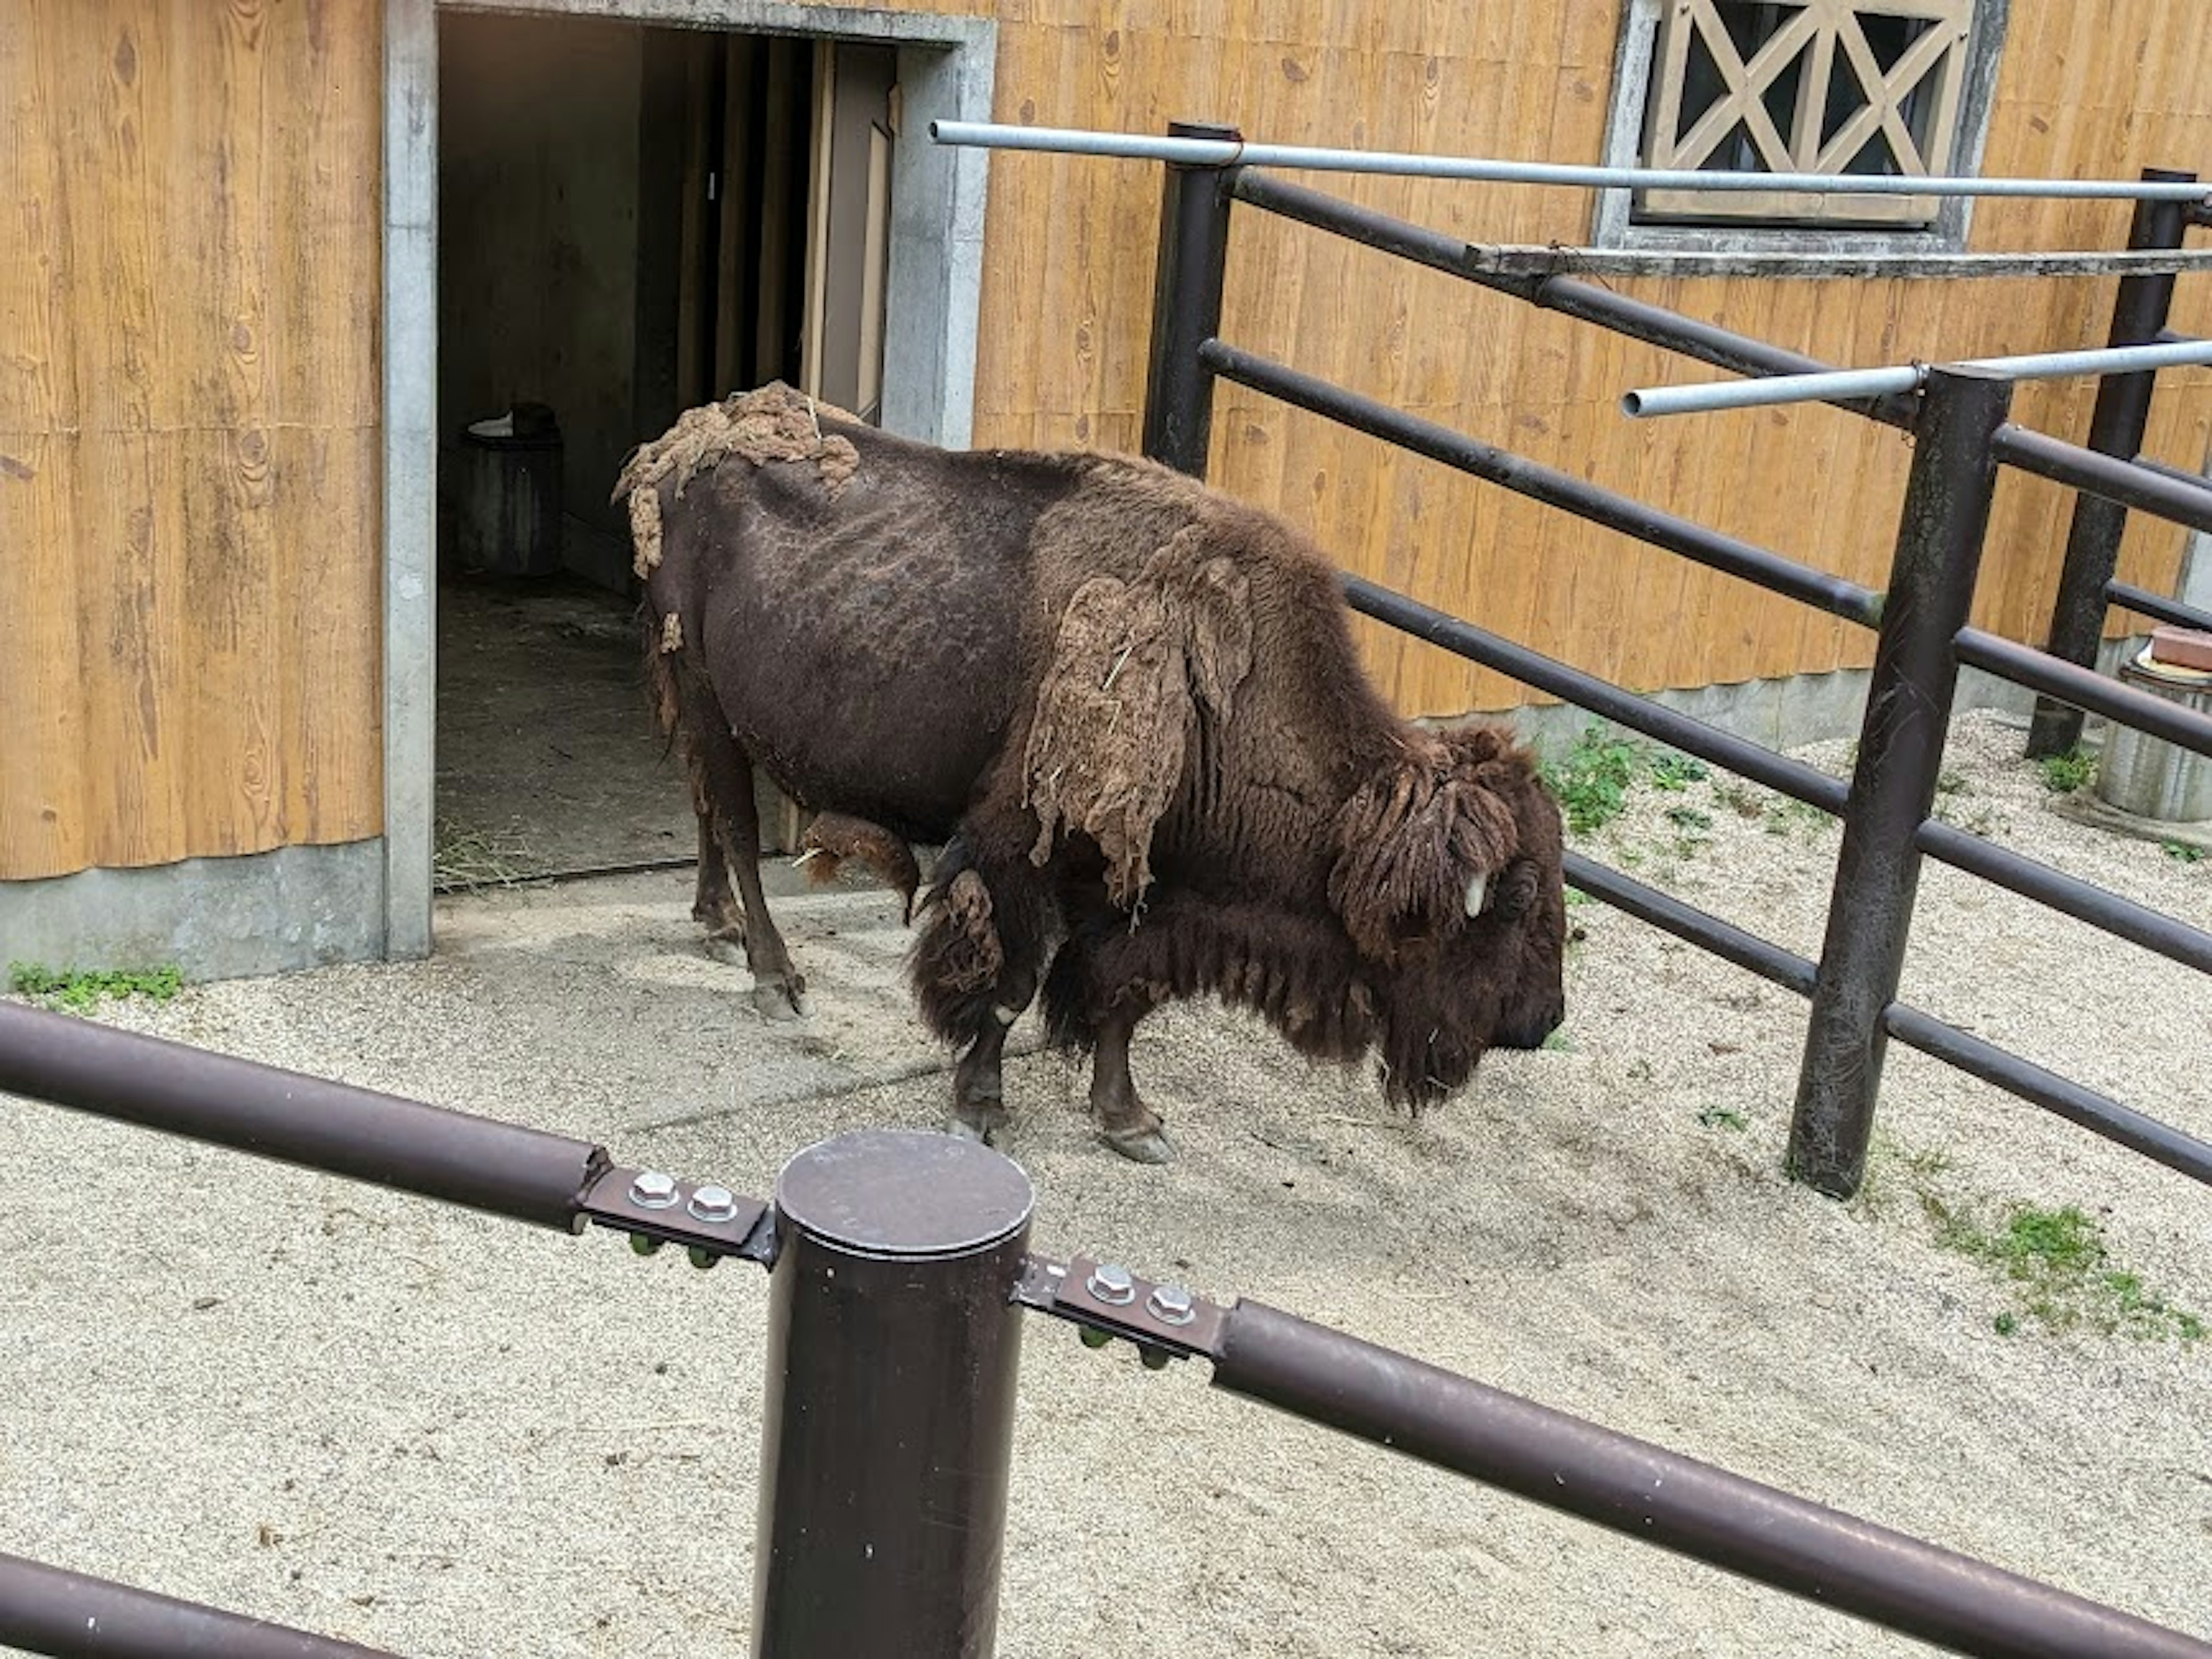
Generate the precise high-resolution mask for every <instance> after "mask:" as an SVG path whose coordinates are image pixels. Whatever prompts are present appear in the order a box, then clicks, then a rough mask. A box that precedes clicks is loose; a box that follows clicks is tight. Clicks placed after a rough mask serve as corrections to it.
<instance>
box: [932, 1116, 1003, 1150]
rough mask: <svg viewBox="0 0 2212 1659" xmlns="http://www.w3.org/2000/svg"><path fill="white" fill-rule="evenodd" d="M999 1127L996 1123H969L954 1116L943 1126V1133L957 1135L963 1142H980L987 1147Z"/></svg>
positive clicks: (962, 1118)
mask: <svg viewBox="0 0 2212 1659" xmlns="http://www.w3.org/2000/svg"><path fill="white" fill-rule="evenodd" d="M999 1128H1000V1125H998V1124H996V1123H970V1122H969V1121H968V1120H967V1119H966V1118H964V1117H961V1116H958V1115H955V1116H954V1118H953V1120H952V1121H951V1122H950V1123H948V1124H946V1125H945V1133H947V1134H949V1135H957V1136H958V1137H959V1138H960V1139H963V1140H980V1141H981V1142H982V1143H983V1145H985V1146H989V1145H990V1144H991V1137H992V1135H993V1134H994V1133H996V1132H997V1131H998V1129H999Z"/></svg>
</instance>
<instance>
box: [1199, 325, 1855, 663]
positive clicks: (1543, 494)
mask: <svg viewBox="0 0 2212 1659" xmlns="http://www.w3.org/2000/svg"><path fill="white" fill-rule="evenodd" d="M1198 356H1199V360H1200V362H1203V363H1204V364H1205V365H1206V368H1208V369H1210V370H1212V372H1213V373H1214V374H1218V375H1219V376H1220V377H1221V378H1222V379H1223V380H1234V381H1236V382H1237V384H1238V385H1239V386H1250V387H1251V388H1252V389H1253V390H1254V391H1255V392H1266V393H1267V395H1268V396H1269V397H1271V398H1280V399H1282V401H1283V402H1285V403H1286V404H1295V405H1296V406H1297V407H1298V408H1300V409H1304V410H1310V411H1311V412H1313V413H1314V414H1316V415H1321V416H1327V417H1328V419H1330V420H1332V421H1335V422H1339V423H1340V424H1341V425H1344V426H1348V427H1350V428H1352V430H1353V431H1355V432H1364V433H1366V434H1367V435H1369V436H1370V437H1372V438H1380V439H1382V440H1383V441H1384V442H1385V443H1389V444H1395V445H1396V446H1397V447H1399V448H1401V449H1406V450H1410V451H1411V452H1412V453H1414V454H1416V455H1425V456H1426V457H1427V458H1428V459H1431V460H1432V461H1439V462H1441V463H1443V465H1446V466H1449V467H1451V468H1453V469H1455V471H1461V472H1464V473H1466V474H1468V476H1469V477H1476V478H1480V479H1482V480H1483V481H1484V482H1485V483H1494V484H1497V485H1498V486H1500V487H1501V488H1503V489H1510V490H1511V491H1513V493H1514V494H1516V495H1526V496H1528V498H1529V499H1530V500H1531V501H1541V502H1543V503H1544V504H1545V505H1546V506H1547V507H1558V508H1559V509H1560V510H1561V511H1563V512H1566V513H1572V514H1574V515H1575V516H1576V517H1577V518H1579V519H1587V520H1589V522H1591V523H1592V524H1597V525H1603V526H1605V527H1606V528H1607V529H1608V530H1617V531H1619V532H1620V533H1621V534H1623V535H1625V536H1629V537H1632V538H1634V539H1636V540H1638V541H1640V542H1643V543H1645V544H1648V545H1650V546H1652V547H1656V548H1660V549H1662V550H1665V551H1667V552H1669V553H1675V554H1679V555H1680V556H1682V557H1683V558H1686V559H1688V560H1690V561H1691V562H1692V563H1695V564H1701V565H1704V566H1705V567H1706V568H1708V569H1712V570H1717V571H1720V572H1721V573H1722V574H1724V575H1729V576H1734V577H1735V578H1736V579H1737V580H1741V581H1747V582H1750V583H1752V584H1753V586H1759V587H1763V588H1765V589H1766V590H1768V591H1769V592H1774V593H1779V594H1781V595H1782V596H1783V597H1784V598H1785V599H1795V600H1796V601H1797V602H1798V603H1799V604H1800V605H1810V606H1811V607H1812V608H1813V609H1814V610H1815V611H1826V612H1827V613H1828V614H1829V615H1830V616H1832V617H1842V618H1843V619H1844V621H1845V622H1852V623H1857V624H1858V625H1859V626H1860V627H1862V628H1877V627H1879V626H1880V625H1881V595H1880V594H1879V593H1877V592H1875V591H1874V590H1873V589H1872V588H1870V587H1866V586H1862V585H1861V584H1859V583H1857V582H1855V581H1852V580H1850V579H1849V578H1847V577H1844V576H1836V575H1831V574H1829V573H1827V572H1826V571H1825V570H1816V569H1814V568H1813V567H1812V566H1810V565H1807V564H1800V563H1799V562H1797V561H1796V560H1795V559H1786V558H1784V557H1783V556H1782V555H1780V554H1779V553H1776V552H1773V551H1772V550H1770V549H1767V548H1764V547H1759V546H1757V545H1755V544H1753V543H1750V542H1747V541H1742V540H1740V539H1739V538H1736V537H1734V536H1728V535H1723V533H1722V532H1719V531H1717V530H1712V529H1709V528H1707V527H1706V526H1704V525H1701V524H1698V523H1696V522H1694V521H1693V520H1689V519H1685V518H1682V517H1681V516H1680V515H1679V514H1677V513H1669V512H1668V511H1666V510H1665V509H1664V508H1662V507H1653V506H1651V505H1650V503H1649V502H1646V501H1637V500H1635V499H1634V498H1632V497H1631V496H1627V495H1618V494H1616V493H1614V492H1613V491H1612V490H1610V489H1601V487H1599V486H1598V485H1596V484H1594V483H1589V481H1588V480H1586V479H1583V478H1577V477H1575V476H1574V475H1573V474H1572V473H1569V472H1562V471H1559V469H1558V468H1557V467H1550V466H1546V465H1544V464H1543V463H1542V462H1541V461H1533V460H1530V459H1528V457H1527V456H1525V455H1516V454H1515V453H1513V452H1512V451H1510V450H1506V449H1500V448H1499V447H1497V446H1496V445H1495V444H1486V443H1483V442H1481V441H1480V440H1477V439H1474V438H1470V437H1468V435H1466V434H1465V433H1463V432H1455V431H1454V430H1453V429H1452V428H1449V427H1446V426H1439V425H1438V424H1437V422H1434V421H1425V420H1423V419H1421V418H1420V417H1419V416H1415V415H1408V414H1406V413H1405V412H1404V411H1403V410H1396V409H1393V408H1391V407H1390V406H1389V404H1383V403H1377V402H1376V400H1375V399H1373V398H1363V397H1361V396H1360V395H1359V394H1358V392H1347V391H1346V390H1345V389H1344V388H1343V387H1341V386H1335V385H1333V384H1331V383H1330V382H1329V381H1327V380H1321V379H1319V378H1318V377H1316V376H1315V375H1311V374H1304V373H1303V372H1302V371H1300V370H1298V369H1295V368H1290V367H1288V366H1287V365H1286V364H1283V363H1279V362H1274V361H1273V360H1272V359H1270V358H1267V357H1263V356H1260V355H1258V354H1257V353H1256V352H1250V351H1245V350H1243V349H1241V348H1239V347H1237V346H1232V345H1230V344H1227V343H1225V342H1223V341H1221V340H1217V339H1209V340H1206V342H1204V343H1202V344H1201V345H1200V347H1199V348H1198Z"/></svg>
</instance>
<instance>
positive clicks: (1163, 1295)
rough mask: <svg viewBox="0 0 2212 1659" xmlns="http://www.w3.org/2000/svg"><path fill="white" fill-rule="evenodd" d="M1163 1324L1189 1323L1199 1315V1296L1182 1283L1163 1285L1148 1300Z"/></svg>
mask: <svg viewBox="0 0 2212 1659" xmlns="http://www.w3.org/2000/svg"><path fill="white" fill-rule="evenodd" d="M1145 1305H1146V1308H1147V1309H1148V1310H1150V1312H1151V1314H1152V1317H1153V1318H1155V1319H1157V1320H1158V1321H1159V1322H1160V1323H1162V1324H1163V1325H1188V1324H1189V1323H1190V1322H1191V1321H1192V1320H1194V1319H1195V1318H1197V1317H1198V1298H1197V1297H1194V1296H1193V1295H1191V1293H1190V1292H1189V1291H1187V1290H1185V1289H1184V1288H1183V1287H1182V1285H1161V1286H1160V1287H1159V1288H1158V1290H1156V1291H1153V1292H1152V1295H1151V1297H1149V1298H1147V1300H1146V1304H1145Z"/></svg>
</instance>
